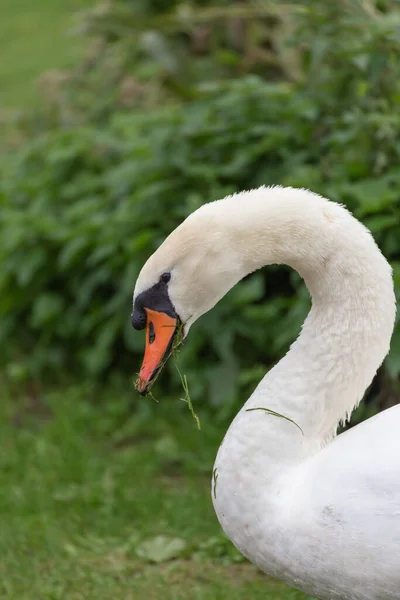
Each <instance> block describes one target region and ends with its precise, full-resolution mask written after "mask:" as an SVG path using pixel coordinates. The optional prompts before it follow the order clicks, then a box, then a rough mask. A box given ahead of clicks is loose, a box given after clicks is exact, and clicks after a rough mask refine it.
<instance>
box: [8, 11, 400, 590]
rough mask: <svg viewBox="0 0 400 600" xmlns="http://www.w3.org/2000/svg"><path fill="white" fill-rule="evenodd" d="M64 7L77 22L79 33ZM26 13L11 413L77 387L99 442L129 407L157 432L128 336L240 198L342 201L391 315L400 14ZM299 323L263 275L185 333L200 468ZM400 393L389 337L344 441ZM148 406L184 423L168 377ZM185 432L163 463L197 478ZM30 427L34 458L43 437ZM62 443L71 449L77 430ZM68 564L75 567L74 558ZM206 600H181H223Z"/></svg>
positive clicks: (11, 98) (15, 65) (276, 275)
mask: <svg viewBox="0 0 400 600" xmlns="http://www.w3.org/2000/svg"><path fill="white" fill-rule="evenodd" d="M72 9H73V10H75V9H77V10H78V9H80V11H78V12H77V13H76V14H75V15H74V16H73V17H72V14H71V10H72ZM32 11H33V9H32V8H30V5H29V4H28V3H26V2H24V0H20V1H19V2H15V3H14V4H11V3H10V4H9V7H8V10H7V11H5V13H4V23H6V24H7V27H4V26H3V28H2V30H3V31H2V33H1V34H0V48H1V49H2V51H3V52H2V55H3V57H5V56H6V57H7V60H4V61H2V65H1V67H0V133H1V140H0V261H1V266H2V268H1V270H0V344H1V345H0V347H1V351H0V367H1V373H2V375H1V385H2V388H3V390H4V393H5V395H7V396H9V397H12V398H14V397H15V396H17V397H18V398H20V399H21V398H22V400H21V402H22V403H23V406H24V407H25V408H24V413H23V414H26V412H27V407H28V408H29V410H30V409H31V407H32V406H33V407H34V408H35V410H36V409H37V412H39V413H40V414H41V415H43V414H47V412H46V411H47V410H49V409H48V407H46V408H44V409H43V406H42V405H43V404H44V405H46V403H47V400H46V398H47V395H46V394H48V393H50V392H49V390H51V393H53V392H54V390H60V389H64V390H66V389H67V388H68V389H69V388H70V386H74V385H76V384H77V385H78V387H79V389H81V390H82V389H83V390H84V391H83V392H81V394H80V396H79V394H78V396H79V397H80V398H81V400H80V402H81V403H82V402H83V403H85V402H86V401H87V402H88V405H87V410H88V411H91V410H92V407H93V405H95V406H96V407H97V408H96V412H93V413H92V412H91V413H90V414H91V415H93V419H94V420H96V419H98V420H99V423H101V427H102V428H103V429H102V435H105V436H108V435H110V436H114V435H115V431H116V430H118V428H119V427H120V425H121V423H120V420H121V418H122V417H121V414H125V416H127V415H128V416H127V418H128V420H129V415H131V414H132V411H133V415H134V421H133V423H136V424H134V425H132V427H133V428H137V427H138V425H137V423H147V425H143V427H144V430H145V431H146V434H145V435H147V436H148V435H149V430H150V429H151V427H152V424H151V418H152V417H153V418H155V419H156V418H158V415H162V417H160V418H161V420H163V419H164V420H165V423H167V421H168V417H167V416H166V414H165V413H164V412H160V410H159V408H158V407H157V406H152V405H149V404H148V401H143V400H139V399H138V398H136V396H135V392H134V391H133V385H132V381H133V379H134V376H135V373H136V372H137V371H138V368H139V365H140V361H141V357H142V353H143V345H144V339H143V335H141V334H138V333H137V332H134V331H132V329H131V326H130V312H131V297H132V291H133V287H134V283H135V280H136V277H137V275H138V272H139V270H140V268H141V266H142V264H143V263H144V261H145V260H146V258H147V257H148V256H149V255H150V254H151V253H152V252H153V251H154V250H155V249H156V248H157V246H158V245H159V244H160V242H161V241H162V240H163V239H164V237H165V236H166V235H167V234H168V233H169V232H170V231H171V230H172V229H173V228H174V227H175V226H176V225H177V224H178V223H180V222H181V221H182V219H184V218H185V217H186V216H187V215H188V214H189V213H190V212H192V211H193V210H194V209H196V208H197V207H198V206H200V205H201V204H203V203H204V202H208V201H210V200H214V199H216V198H219V197H223V196H225V195H226V194H229V193H232V192H235V191H239V190H242V189H249V188H254V187H257V186H260V185H263V184H265V185H270V184H282V185H291V186H296V187H307V188H310V189H312V190H314V191H316V192H319V193H321V194H323V195H325V196H327V197H328V198H331V199H332V200H336V201H338V202H341V203H344V204H346V205H347V206H348V207H349V208H350V209H351V210H352V211H353V212H354V214H355V215H356V216H357V217H358V218H359V219H361V220H362V221H363V222H364V223H365V224H366V225H367V226H368V227H369V228H370V229H371V230H372V232H373V234H374V237H375V239H376V240H377V242H378V244H379V245H380V247H381V248H382V250H383V252H384V254H385V255H386V257H387V258H388V259H389V260H390V262H391V264H392V266H393V272H394V279H395V285H396V294H397V298H399V295H400V170H399V168H398V165H399V159H400V110H399V108H400V4H399V2H398V1H397V0H342V1H340V2H314V1H313V0H298V1H296V2H286V1H278V0H275V1H273V0H265V1H264V0H263V1H261V0H253V1H252V0H247V1H245V0H242V1H241V2H236V1H232V0H230V1H228V0H197V1H192V2H189V1H184V0H113V1H110V2H103V3H101V4H98V5H96V4H95V2H94V1H90V0H87V1H86V0H79V1H78V0H74V2H73V3H72V4H71V3H69V8H68V10H67V9H66V8H65V3H61V2H56V1H55V0H52V2H51V3H50V2H48V1H47V0H40V2H38V3H37V4H36V5H35V12H34V13H33V12H32ZM2 20H3V17H2ZM66 32H68V33H69V35H66ZM308 308H309V298H308V294H307V291H306V290H305V288H304V285H303V283H302V281H301V280H300V278H299V277H298V276H297V274H296V273H294V272H292V271H290V270H289V269H286V268H284V267H273V268H270V269H268V270H265V271H263V272H258V273H254V274H253V275H251V276H250V277H248V278H246V280H245V281H244V282H242V283H241V284H240V285H239V286H237V287H236V288H235V289H234V290H232V291H231V292H230V293H229V294H228V295H227V296H226V298H224V299H223V301H221V302H220V303H219V305H218V306H217V307H216V308H215V309H214V310H213V311H212V312H211V313H210V314H208V315H205V316H204V317H202V319H201V320H200V321H199V322H198V323H197V324H196V325H195V326H194V327H193V329H192V330H191V333H190V338H189V340H188V343H187V344H186V345H185V347H184V348H183V350H182V352H181V354H180V359H179V365H180V368H181V370H182V371H183V372H184V373H186V375H187V377H188V380H189V385H190V392H191V397H192V400H193V402H194V404H195V407H196V409H198V410H199V411H200V413H201V415H202V416H203V418H204V419H205V420H206V422H208V423H209V424H210V427H211V428H212V430H213V431H214V430H215V436H214V437H213V438H212V439H213V440H215V442H211V441H210V442H209V444H210V446H209V450H210V456H209V457H208V458H207V460H205V462H204V463H202V465H201V467H200V471H202V472H204V470H205V471H207V469H210V467H211V464H212V462H211V461H212V453H211V450H212V451H214V449H215V448H216V446H217V441H218V439H219V437H222V432H223V430H224V429H225V427H226V425H227V423H228V421H229V419H230V418H231V417H232V416H233V414H234V412H235V411H236V410H237V409H238V407H239V406H240V404H241V403H242V402H243V401H244V400H245V399H246V398H247V396H248V395H249V394H250V393H251V391H252V389H253V388H254V387H255V385H256V383H257V382H258V381H259V380H260V378H261V377H262V376H263V375H264V373H265V372H266V370H267V369H268V368H269V367H270V366H271V365H272V364H274V363H275V362H276V361H277V360H279V358H280V357H281V356H282V355H283V354H284V353H285V352H286V350H287V348H288V345H289V344H290V343H291V341H293V340H294V339H295V337H296V336H297V334H298V332H299V330H300V326H301V323H302V320H303V319H304V317H305V315H306V313H307V311H308ZM243 348H245V349H246V351H245V352H243ZM399 376H400V328H399V327H398V326H397V327H396V329H395V333H394V337H393V342H392V349H391V354H390V356H389V357H388V358H387V359H386V361H385V363H384V365H383V367H382V368H381V369H380V371H379V373H378V376H377V378H376V379H375V381H374V383H373V385H372V386H371V388H370V390H369V391H368V392H367V394H366V398H365V401H364V402H363V403H362V405H361V406H360V408H359V409H358V410H357V411H356V413H355V415H354V417H353V419H352V423H356V422H358V421H359V420H362V419H363V418H365V417H367V416H370V415H372V414H374V413H376V412H378V411H379V410H382V409H383V408H386V407H388V406H391V405H393V404H395V403H397V402H399V400H400V386H399ZM82 382H83V383H82ZM73 389H74V390H75V389H76V388H75V387H74V388H73ZM104 389H108V390H113V391H112V392H111V391H110V393H109V394H108V395H107V394H104ZM72 395H73V397H74V398H75V400H74V402H73V404H72V406H73V408H70V410H71V414H72V411H73V410H75V411H76V410H77V409H76V406H77V402H78V401H77V400H76V394H75V392H74V393H73V394H72ZM110 395H114V396H116V395H118V396H119V398H121V397H124V398H125V399H126V401H125V402H124V403H122V404H123V406H124V407H125V408H124V410H122V409H121V408H120V404H118V403H117V405H118V407H119V408H118V409H115V410H114V411H113V409H112V408H110V407H111V405H112V404H113V402H114V401H113V400H109V399H108V397H109V396H110ZM155 395H156V396H157V398H159V399H160V400H162V401H163V402H166V403H167V405H170V406H171V409H172V407H173V410H174V411H176V412H177V413H179V412H181V413H182V411H184V410H185V407H184V406H183V403H182V402H181V401H180V397H181V396H182V390H181V384H180V379H179V375H178V374H177V372H176V370H175V369H174V367H173V365H172V367H171V366H170V367H169V370H167V371H166V372H165V373H164V375H163V377H161V378H160V379H159V383H158V384H157V387H156V389H155ZM51 397H53V396H51ZM82 398H84V399H83V400H82ZM49 402H50V404H51V406H52V408H51V411H50V412H52V414H53V415H54V414H55V413H57V408H56V407H57V402H53V403H51V401H49ZM145 402H146V403H147V404H146V406H145V405H144V403H145ZM61 404H62V405H63V406H64V404H63V403H62V402H61ZM46 406H47V405H46ZM85 406H86V405H85ZM38 407H40V409H38ZM88 407H90V408H88ZM81 408H82V407H81ZM179 409H180V410H179ZM82 410H83V409H82ZM124 411H125V412H124ZM28 412H29V411H28ZM7 414H8V413H7ZM29 414H30V413H29ZM62 414H64V413H62ZM183 414H184V415H185V418H186V419H187V422H186V427H188V429H189V430H190V431H191V427H192V426H193V424H192V422H191V420H190V419H189V417H188V415H187V413H186V412H184V413H183ZM95 415H97V416H95ZM105 415H107V417H106V416H105ZM14 417H15V415H14ZM18 418H19V421H18V422H19V423H20V421H21V417H20V413H18ZM54 418H55V422H58V421H57V418H61V421H62V422H63V423H64V421H63V420H62V419H63V417H57V414H55V417H54ZM177 418H179V419H180V418H181V416H179V417H177ZM75 419H76V416H74V417H73V418H72V417H71V422H72V423H75ZM135 419H136V421H135ZM141 419H142V420H141ZM79 422H80V421H79ZM105 422H106V423H107V425H104V423H105ZM129 422H130V423H132V421H129ZM149 423H150V425H149ZM124 427H125V425H124ZM159 427H161V429H162V427H163V426H159ZM181 427H182V423H181V422H179V427H178V424H177V422H174V424H173V425H171V424H170V425H165V430H164V429H163V430H162V431H161V432H160V431H159V430H158V429H156V430H154V431H155V432H156V433H154V435H156V437H157V436H158V437H157V439H158V441H159V439H161V440H164V442H165V444H166V446H165V447H166V448H167V449H168V448H169V450H168V451H169V452H170V456H169V458H170V460H171V461H172V464H175V463H176V464H178V463H179V464H181V467H179V468H182V469H183V470H185V469H186V468H189V470H190V469H192V468H193V461H192V462H190V461H191V460H192V458H193V457H192V458H190V456H192V455H190V456H189V458H190V459H188V458H187V456H188V455H185V456H183V455H182V454H181V451H180V450H178V448H177V444H176V429H177V428H181ZM146 428H147V429H146ZM174 428H175V429H174ZM139 429H140V427H139ZM40 431H41V432H42V433H41V435H42V438H40V436H39V437H38V436H37V435H36V434H35V435H34V436H33V438H32V440H36V441H35V442H34V441H32V440H31V441H30V442H29V443H28V442H27V443H28V446H27V447H28V448H32V447H31V445H29V444H34V443H35V444H36V443H39V442H38V440H40V439H41V442H40V443H44V440H45V439H47V438H46V436H47V435H50V437H51V436H52V435H53V434H52V433H49V432H48V430H47V429H43V430H42V429H41V430H40ZM68 431H69V432H70V434H71V436H72V437H71V440H72V439H75V438H76V436H77V432H80V434H81V433H82V431H81V429H79V427H78V428H77V429H76V430H73V428H72V426H71V428H70V429H68ZM124 431H125V430H124ZM135 431H136V429H135ZM174 431H175V433H174ZM131 434H132V432H131ZM136 434H137V431H136ZM136 434H135V435H136ZM60 435H61V434H60ZM124 435H125V434H124ZM132 435H133V434H132ZM137 435H138V434H137ZM154 435H153V438H154ZM190 435H191V434H190ZM160 436H161V437H160ZM128 437H129V436H128ZM150 438H151V436H150ZM153 438H151V440H153ZM182 443H183V444H184V442H182ZM202 443H205V442H204V440H203V441H202V440H201V439H200V440H199V442H198V446H199V447H198V448H197V449H196V451H194V450H193V452H194V454H196V453H197V452H199V448H200V447H201V445H202ZM174 444H175V445H174ZM161 447H162V448H164V446H162V444H161ZM81 450H82V453H83V454H82V455H84V450H83V449H81ZM87 451H88V452H89V450H87ZM91 451H93V452H95V450H94V449H92V450H90V452H91ZM168 451H167V455H168ZM27 452H28V451H27ZM96 452H97V450H96ZM146 452H147V450H146ZM189 454H190V453H189ZM33 455H34V452H33ZM161 455H162V457H163V460H164V459H165V456H166V455H165V448H164V449H162V450H161V451H160V456H161ZM143 456H146V457H147V458H148V456H147V454H145V455H143ZM142 458H143V457H142ZM147 458H146V460H147ZM132 460H133V459H132ZM135 460H140V456H139V457H138V456H136V459H135ZM143 460H144V458H143ZM160 460H161V459H160ZM188 460H189V463H188V462H187V461H188ZM174 461H175V463H174ZM179 461H180V462H179ZM207 461H208V462H207ZM188 464H189V467H188ZM182 465H183V466H182ZM205 465H207V466H206V467H205ZM116 468H117V467H116ZM164 468H165V464H164V462H162V461H161V462H160V464H159V469H160V472H163V470H164ZM117 470H118V469H117ZM178 470H179V469H178ZM155 472H156V471H155ZM207 472H208V471H207ZM181 474H182V473H181ZM143 476H144V477H145V475H143ZM89 479H90V478H89ZM26 485H27V489H28V488H29V486H30V485H31V483H28V482H26ZM43 485H44V484H43ZM82 485H83V483H82ZM205 485H208V483H207V484H205ZM43 489H44V488H43ZM100 492H101V490H100ZM100 492H99V494H100ZM71 498H72V499H71V502H72V503H73V502H74V498H75V497H74V495H73V494H72V496H71ZM207 498H208V497H207ZM207 501H208V500H207ZM199 502H200V500H199ZM203 502H204V500H203ZM154 510H155V512H157V508H156V507H155V508H154ZM171 510H172V509H171ZM35 514H36V513H35ZM171 514H172V513H171ZM209 518H212V517H211V514H210V515H209ZM171 519H172V517H170V518H169V520H171ZM180 527H181V529H182V524H180ZM161 529H162V528H161ZM184 529H185V528H184V527H183V530H184ZM189 529H190V528H189ZM146 533H148V532H147V531H146ZM176 533H177V532H175V534H176ZM188 535H189V534H188ZM71 544H72V543H71ZM217 545H218V543H217ZM78 546H79V544H78V545H76V544H75V545H73V544H72V545H71V547H72V548H75V550H73V551H72V550H71V552H72V554H71V553H70V555H69V558H71V556H72V555H73V556H75V555H77V556H79V557H80V554H79V552H78V550H76V548H77V547H78ZM211 547H212V548H214V546H212V544H211ZM74 552H75V554H73V553H74ZM222 554H223V555H224V556H225V554H224V552H222ZM263 585H264V582H262V586H263ZM262 586H261V587H260V594H261V593H262V589H264V588H263V587H262ZM146 589H147V588H146ZM210 589H211V588H210ZM282 589H283V588H282ZM215 590H216V588H215V589H214V591H211V592H210V594H211V595H210V596H207V595H204V594H203V595H199V596H194V595H193V596H192V597H196V598H197V597H199V598H206V597H207V598H208V597H210V598H218V597H219V596H218V594H217V592H216V591H215ZM225 591H226V590H225ZM124 593H125V595H124V596H123V597H124V598H127V597H128V596H127V595H126V592H124ZM143 593H144V592H143ZM147 593H148V592H146V594H147ZM218 593H219V592H218ZM221 593H222V592H221ZM224 593H225V592H224ZM251 593H252V594H253V596H251V597H254V598H258V596H257V595H256V594H257V591H256V589H255V588H254V589H253V588H252V591H251ZM278 593H280V592H279V590H278V592H277V594H278ZM212 594H214V595H212ZM245 594H247V596H246V595H244V596H241V595H238V596H234V595H231V596H230V597H232V598H236V597H238V598H242V597H243V598H244V597H249V596H248V594H249V591H247V592H245ZM271 594H272V592H271ZM282 594H284V592H282ZM19 597H22V595H20V596H18V598H19ZM52 597H53V596H52ZM63 597H65V595H64V596H63ZM70 597H71V598H72V597H75V596H72V595H71V596H70ZM76 597H78V596H76ZM88 597H91V596H90V595H89V596H88ZM96 597H100V596H96ZM146 597H150V596H146ZM154 597H157V598H158V597H161V596H154ZM162 597H165V596H162ZM180 597H181V596H179V592H177V595H174V596H171V598H180ZM187 597H188V596H187V595H186V596H182V598H187ZM221 597H226V596H221ZM260 597H261V595H260ZM263 597H264V596H263ZM272 597H274V598H275V597H276V598H281V597H282V598H289V597H293V598H294V597H296V598H297V597H299V598H300V597H302V596H300V595H299V596H288V595H282V596H280V595H276V596H273V595H271V598H272ZM30 598H32V596H30Z"/></svg>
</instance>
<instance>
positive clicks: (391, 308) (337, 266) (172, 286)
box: [132, 187, 400, 600]
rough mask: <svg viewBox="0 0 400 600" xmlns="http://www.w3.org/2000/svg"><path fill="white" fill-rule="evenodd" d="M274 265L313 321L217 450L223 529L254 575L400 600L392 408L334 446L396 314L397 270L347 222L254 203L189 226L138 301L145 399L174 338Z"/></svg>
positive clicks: (315, 211)
mask: <svg viewBox="0 0 400 600" xmlns="http://www.w3.org/2000/svg"><path fill="white" fill-rule="evenodd" d="M272 263H284V264H287V265H289V266H290V267H292V268H293V269H295V270H296V271H297V272H298V273H299V274H300V276H301V277H302V278H303V280H304V282H305V284H306V285H307V287H308V289H309V292H310V294H311V298H312V307H311V309H310V312H309V314H308V316H307V318H306V320H305V322H304V324H303V327H302V331H301V333H300V335H299V337H298V338H297V340H296V341H295V342H294V343H293V344H292V346H291V347H290V349H289V351H288V353H287V354H286V356H285V357H284V358H283V359H282V360H281V361H280V362H279V363H278V364H277V365H276V366H275V367H274V368H272V369H271V370H270V371H269V372H268V373H267V375H266V376H265V377H264V379H263V380H262V381H261V382H260V383H259V385H258V387H257V388H256V390H255V391H254V393H253V394H252V396H251V397H250V398H249V400H248V401H247V402H246V403H245V405H244V407H243V408H242V409H241V410H240V411H239V413H238V414H237V416H236V417H235V419H234V420H233V422H232V424H231V426H230V427H229V429H228V432H227V433H226V435H225V438H224V440H223V442H222V444H221V446H220V448H219V450H218V453H217V457H216V461H215V467H214V470H213V476H212V482H211V487H212V493H211V497H212V502H213V504H214V508H215V512H216V514H217V517H218V520H219V522H220V524H221V526H222V528H223V530H224V531H225V533H226V535H227V536H228V537H229V538H230V539H231V541H232V542H233V544H234V545H235V546H236V547H237V548H238V550H239V551H240V552H241V553H242V554H243V555H244V556H245V557H247V558H248V560H249V561H251V562H252V563H254V564H255V565H257V567H258V568H259V569H261V570H262V571H264V572H265V573H267V574H269V575H271V576H273V577H276V578H278V579H281V580H283V581H285V582H286V583H288V584H289V585H291V586H293V587H295V588H297V589H299V590H302V591H304V592H306V593H308V594H311V595H313V596H316V597H317V598H319V599H320V600H393V599H400V568H399V567H400V406H395V407H393V408H390V409H388V410H385V411H383V412H381V413H380V414H378V415H376V416H374V417H373V418H370V419H368V420H367V421H365V422H363V423H361V424H359V425H357V426H356V427H354V428H352V429H350V430H349V431H346V432H345V433H342V434H341V435H338V436H337V435H336V432H337V429H338V425H339V424H340V423H343V422H344V421H345V420H346V419H347V418H348V417H349V416H350V414H351V412H352V410H353V408H354V407H356V406H357V405H358V403H359V402H360V400H361V398H362V396H363V394H364V391H365V389H366V388H367V386H368V385H369V384H370V383H371V381H372V379H373V377H374V375H375V373H376V371H377V368H378V367H379V366H380V364H381V363H382V361H383V359H384V357H385V356H386V354H387V353H388V351H389V346H390V338H391V335H392V331H393V327H394V320H395V310H396V308H395V296H394V291H393V281H392V272H391V268H390V266H389V264H388V262H387V261H386V259H385V258H384V257H383V255H382V254H381V252H380V250H379V249H378V247H377V245H376V244H375V242H374V240H373V237H372V235H371V234H370V232H369V230H368V229H367V228H366V227H364V226H363V225H362V224H361V223H360V222H359V221H358V220H356V219H355V218H354V217H353V216H352V215H351V213H350V212H349V211H348V210H347V209H346V208H344V207H343V206H341V205H339V204H337V203H335V202H331V201H329V200H327V199H326V198H323V197H321V196H319V195H317V194H315V193H313V192H311V191H307V190H304V189H293V188H284V187H269V188H267V187H261V188H259V189H256V190H252V191H245V192H241V193H238V194H236V195H233V196H229V197H226V198H224V199H222V200H217V201H214V202H211V203H208V204H205V205H203V206H201V207H200V208H199V209H198V210H196V211H195V212H193V213H192V214H191V215H189V217H188V218H187V219H186V220H185V221H183V223H181V224H180V225H179V226H178V227H177V228H176V229H175V230H174V231H173V232H172V233H171V234H170V235H169V236H168V237H167V239H166V240H165V241H164V242H163V243H162V244H161V246H160V247H159V248H158V249H157V250H156V252H155V253H154V254H153V255H152V256H151V257H150V258H149V259H148V261H147V262H146V263H145V265H144V266H143V268H142V270H141V272H140V274H139V277H138V279H137V282H136V285H135V290H134V296H133V300H134V304H133V313H132V325H133V326H134V327H135V328H137V329H143V328H146V349H145V354H144V360H143V365H142V368H141V371H140V373H139V379H138V382H137V388H138V391H139V392H140V393H141V394H145V393H146V392H147V391H148V389H149V387H150V386H151V384H152V382H153V380H154V378H155V376H156V374H157V373H158V371H159V370H160V368H161V367H162V365H163V363H164V362H165V358H166V357H167V355H168V351H169V349H170V347H171V344H172V343H173V339H174V336H175V335H176V334H177V333H176V332H177V331H178V330H179V327H181V328H182V327H183V335H184V336H186V335H187V334H188V331H189V329H190V327H191V325H192V324H193V323H194V322H195V320H196V319H197V318H198V317H200V316H201V315H202V314H203V313H205V312H206V311H208V310H210V309H211V308H212V307H213V306H214V305H215V304H216V303H217V302H218V301H219V300H220V299H221V298H222V296H224V294H225V293H226V292H227V291H228V290H229V289H230V288H231V287H232V286H234V285H235V284H236V283H237V282H238V281H239V280H240V279H242V278H243V277H244V276H245V275H247V274H248V273H250V272H252V271H254V270H256V269H259V268H261V267H263V266H265V265H269V264H272ZM282 326H284V324H282ZM277 413H279V414H277ZM279 415H282V416H284V417H285V418H282V417H280V416H279Z"/></svg>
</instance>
